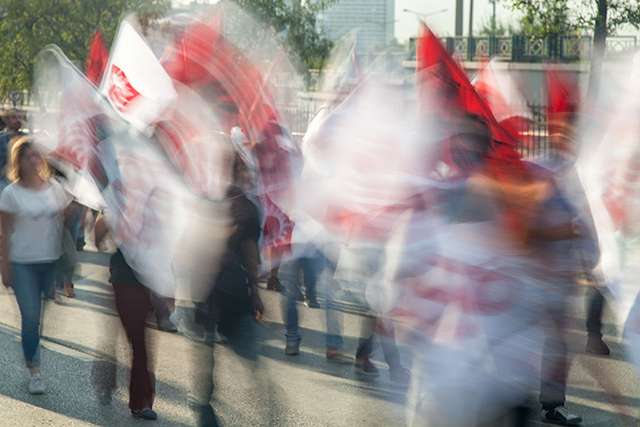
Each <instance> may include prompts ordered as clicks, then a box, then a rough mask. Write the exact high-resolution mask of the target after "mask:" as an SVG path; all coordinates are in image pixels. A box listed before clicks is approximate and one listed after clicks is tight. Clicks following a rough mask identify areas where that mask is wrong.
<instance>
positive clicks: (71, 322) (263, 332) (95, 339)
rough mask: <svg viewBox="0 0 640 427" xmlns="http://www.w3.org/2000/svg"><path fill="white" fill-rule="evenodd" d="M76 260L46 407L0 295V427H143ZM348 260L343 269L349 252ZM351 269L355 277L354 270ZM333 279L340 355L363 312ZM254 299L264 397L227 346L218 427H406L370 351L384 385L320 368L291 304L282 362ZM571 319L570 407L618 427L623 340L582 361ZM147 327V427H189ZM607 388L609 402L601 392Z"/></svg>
mask: <svg viewBox="0 0 640 427" xmlns="http://www.w3.org/2000/svg"><path fill="white" fill-rule="evenodd" d="M79 259H80V263H79V265H78V269H77V276H76V280H75V283H76V293H77V296H78V297H77V298H75V299H67V298H64V297H62V298H61V299H59V300H57V301H55V302H51V303H48V305H47V307H46V309H45V315H44V322H43V323H44V327H43V336H44V337H46V338H45V339H43V341H42V345H43V349H42V359H43V365H42V370H43V375H44V378H45V382H46V386H47V394H46V395H44V396H31V395H29V394H28V393H27V384H28V373H27V370H26V368H24V367H23V364H22V355H21V347H20V340H19V324H20V316H19V312H18V307H17V304H16V302H15V298H14V296H13V295H12V294H11V293H7V292H5V291H4V290H0V426H85V425H97V426H129V425H132V426H133V425H135V426H139V425H143V424H144V423H145V421H142V420H135V419H132V417H131V416H130V414H129V410H128V408H127V396H128V375H129V371H128V368H127V367H128V366H129V363H130V354H129V350H128V346H127V343H126V340H125V339H124V336H123V333H122V331H121V329H122V328H121V326H120V325H119V320H118V318H117V316H116V315H115V311H114V309H113V306H112V304H113V303H112V293H111V288H110V286H109V284H108V283H107V278H108V271H107V268H106V266H107V262H108V255H107V254H102V253H97V252H93V251H90V250H88V251H85V252H82V253H81V254H80V256H79ZM345 259H347V260H349V254H348V253H347V255H345ZM354 259H355V258H354ZM354 259H352V261H354ZM341 262H342V260H341ZM345 265H346V262H345ZM353 265H356V266H357V260H356V261H354V264H353ZM288 274H289V271H288V270H287V267H284V268H283V269H282V270H281V275H282V277H283V280H287V275H288ZM338 278H339V279H341V282H342V285H343V291H342V294H341V299H342V300H343V302H344V304H342V308H343V311H344V313H343V328H344V338H345V348H346V349H347V350H348V351H349V352H351V353H355V349H356V347H357V342H358V338H359V337H360V334H361V321H362V307H361V306H360V305H359V304H358V303H357V302H358V301H359V300H360V299H361V298H362V296H363V285H362V283H361V278H362V272H361V271H359V270H358V268H357V267H355V268H346V267H345V266H344V265H343V266H342V267H341V268H340V269H339V270H338ZM263 285H264V284H263ZM262 296H263V299H264V301H265V305H266V307H267V317H268V320H269V322H268V324H267V325H262V326H261V327H260V337H261V350H260V353H261V356H262V357H261V362H260V363H261V367H260V369H261V371H260V372H261V375H264V376H265V377H266V378H267V379H268V380H269V382H270V383H271V384H272V386H271V387H269V388H267V387H263V388H260V389H258V390H256V389H255V387H253V384H254V381H253V378H254V376H253V375H252V372H251V370H250V369H249V367H248V366H247V365H246V364H245V363H243V361H242V360H240V359H239V358H238V357H237V356H236V355H235V354H234V353H233V352H232V351H231V350H230V349H229V348H227V347H226V346H224V345H219V346H216V349H215V358H216V367H215V380H216V392H215V401H214V407H215V409H216V411H217V413H218V416H219V418H220V419H221V421H222V422H223V424H224V425H228V426H257V425H281V426H402V425H405V424H406V418H405V403H406V396H407V392H406V390H405V389H403V388H399V387H397V386H395V385H394V384H393V383H391V382H390V380H389V376H388V370H387V369H386V365H385V364H384V363H383V358H382V354H381V352H380V351H379V350H377V351H376V353H375V355H374V359H375V363H376V364H377V366H378V367H379V368H380V370H381V374H382V375H381V376H380V377H378V378H375V379H368V380H364V379H363V378H360V377H359V376H358V375H356V373H355V372H354V370H353V367H352V366H350V365H333V364H328V363H327V362H326V360H325V356H324V351H325V346H324V329H325V326H324V314H323V311H322V310H317V309H310V308H306V307H304V306H302V305H300V306H299V309H300V313H301V325H302V328H303V342H302V346H301V350H302V354H301V355H300V356H298V357H286V356H285V355H284V352H283V348H284V327H283V325H282V313H281V299H282V296H281V295H280V294H278V293H275V292H271V291H266V290H264V291H263V292H262ZM321 302H322V301H321ZM571 316H572V324H571V338H572V339H571V340H570V345H571V349H572V350H573V352H574V359H573V363H572V367H571V371H570V378H569V387H568V398H567V404H568V406H569V407H570V408H571V409H572V410H574V411H575V412H578V413H580V415H582V417H583V418H584V420H585V422H584V423H583V425H584V426H615V425H620V424H619V423H620V418H619V417H618V415H619V414H621V413H622V412H627V413H630V414H636V412H637V408H638V406H639V404H640V400H639V395H638V391H637V379H636V372H635V370H634V369H633V367H632V366H631V365H630V364H629V363H628V362H627V357H626V355H625V350H624V346H623V342H622V340H621V339H620V337H619V336H620V333H619V331H618V330H617V329H616V328H615V327H614V326H613V325H612V324H611V323H610V322H608V323H607V325H606V326H605V330H604V332H605V340H606V341H607V342H608V343H609V344H610V346H611V348H612V351H613V354H612V356H611V357H609V358H602V357H595V356H590V355H586V354H584V345H585V343H586V333H585V332H584V325H583V320H582V319H583V318H584V313H583V307H581V306H580V305H577V306H576V307H574V309H573V311H572V313H571ZM175 320H176V321H177V320H178V319H175ZM150 327H151V328H150V336H151V341H152V346H153V349H154V351H153V353H154V366H155V373H156V380H157V383H156V401H155V404H154V410H156V412H157V413H158V416H159V419H158V421H155V422H153V425H157V426H188V425H192V423H193V421H192V418H191V416H190V413H189V411H188V408H187V405H186V394H187V372H188V366H187V364H186V357H185V354H186V351H187V341H186V339H185V338H184V337H183V336H181V334H169V333H164V332H160V331H158V330H156V329H155V325H153V323H152V322H151V323H150ZM114 337H115V338H114ZM113 339H115V342H116V346H115V349H116V350H115V352H116V355H117V358H118V389H117V392H116V394H115V395H114V400H113V403H112V404H111V405H109V406H101V405H99V404H98V402H97V399H96V395H95V391H94V388H93V386H92V382H91V371H92V366H94V364H96V363H102V360H103V358H104V357H105V355H106V354H108V353H109V349H110V348H113V346H112V345H111V343H112V340H113ZM400 351H401V356H402V360H403V364H405V366H407V367H411V363H412V359H413V351H412V348H411V347H410V346H408V345H404V344H400ZM605 389H606V390H608V391H610V392H612V394H609V395H608V394H607V393H605V391H604V390H605ZM532 396H533V398H532V406H533V408H534V409H533V410H532V411H531V413H530V415H531V420H530V424H531V425H543V423H541V422H539V421H537V420H538V419H539V407H538V405H536V404H535V396H536V390H532ZM611 396H618V397H617V398H612V397H611ZM460 405H464V402H460ZM628 420H629V419H628ZM629 425H635V424H632V423H631V422H630V423H629Z"/></svg>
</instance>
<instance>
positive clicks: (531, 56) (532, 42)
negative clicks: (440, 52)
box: [409, 36, 638, 62]
mask: <svg viewBox="0 0 640 427" xmlns="http://www.w3.org/2000/svg"><path fill="white" fill-rule="evenodd" d="M440 42H441V43H442V45H443V46H444V47H445V49H446V50H447V51H448V52H449V53H450V54H451V55H458V56H459V57H460V58H461V59H463V60H465V61H478V60H480V59H481V58H483V57H494V56H495V57H498V58H501V59H503V60H506V61H511V62H541V61H547V60H562V61H565V62H577V61H583V60H589V58H590V57H591V48H592V46H593V43H592V38H591V37H590V36H559V37H546V38H541V37H529V36H499V37H491V36H486V37H485V36H480V37H440ZM415 43H416V39H411V40H410V42H409V60H415V59H416V53H415V52H416V49H415V47H416V45H415ZM637 48H638V39H637V37H636V36H617V37H607V53H609V54H615V53H620V52H624V51H626V50H631V49H633V50H636V49H637Z"/></svg>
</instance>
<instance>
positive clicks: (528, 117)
mask: <svg viewBox="0 0 640 427" xmlns="http://www.w3.org/2000/svg"><path fill="white" fill-rule="evenodd" d="M495 64H496V62H495V61H493V60H492V61H487V60H486V57H485V58H483V64H482V67H481V68H480V69H479V70H478V73H477V74H476V76H475V77H474V79H473V80H472V81H471V82H472V83H473V85H474V87H475V88H476V90H477V91H478V94H479V95H480V96H481V97H482V98H483V99H484V100H485V102H486V103H487V105H488V106H489V108H491V111H492V112H493V114H494V117H495V118H496V120H497V121H498V123H500V125H501V126H502V127H503V128H504V129H505V131H506V132H508V133H509V135H510V136H511V137H512V138H513V139H514V140H520V141H523V138H522V134H523V133H524V132H526V131H527V130H528V129H529V126H528V125H529V122H531V121H532V120H533V116H532V114H531V111H529V109H528V108H527V105H526V100H525V99H524V97H523V96H522V93H521V92H520V90H519V89H518V87H517V86H516V84H515V82H514V80H513V78H512V77H511V75H510V74H507V73H506V72H501V71H500V70H498V69H496V67H495ZM531 140H533V138H531Z"/></svg>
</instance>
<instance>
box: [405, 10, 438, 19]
mask: <svg viewBox="0 0 640 427" xmlns="http://www.w3.org/2000/svg"><path fill="white" fill-rule="evenodd" d="M448 10H449V9H441V10H436V11H434V12H429V13H422V12H417V11H415V10H411V9H403V10H402V11H403V12H408V13H413V14H414V15H418V16H420V17H422V18H426V17H427V16H431V15H437V14H438V13H443V12H446V11H448Z"/></svg>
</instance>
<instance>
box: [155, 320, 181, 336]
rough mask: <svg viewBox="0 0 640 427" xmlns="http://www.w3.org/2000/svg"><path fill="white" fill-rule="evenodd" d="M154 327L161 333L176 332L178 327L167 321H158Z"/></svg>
mask: <svg viewBox="0 0 640 427" xmlns="http://www.w3.org/2000/svg"><path fill="white" fill-rule="evenodd" d="M156 325H157V326H158V329H159V330H161V331H162V332H171V333H174V332H178V327H177V326H176V325H174V324H173V323H172V322H171V320H169V319H160V320H158V321H157V323H156Z"/></svg>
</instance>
